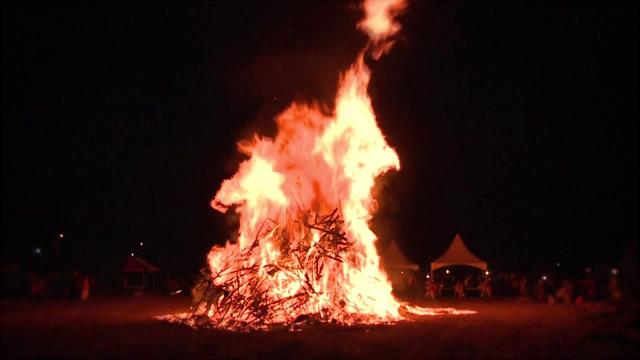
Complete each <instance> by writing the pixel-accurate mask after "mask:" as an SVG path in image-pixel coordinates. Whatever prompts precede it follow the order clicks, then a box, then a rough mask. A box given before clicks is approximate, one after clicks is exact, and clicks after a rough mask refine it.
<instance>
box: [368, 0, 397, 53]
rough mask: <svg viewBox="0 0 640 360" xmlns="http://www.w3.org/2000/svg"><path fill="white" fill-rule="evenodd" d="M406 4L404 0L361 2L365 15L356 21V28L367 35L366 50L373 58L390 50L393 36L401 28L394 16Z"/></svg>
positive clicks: (370, 0)
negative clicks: (358, 21)
mask: <svg viewBox="0 0 640 360" xmlns="http://www.w3.org/2000/svg"><path fill="white" fill-rule="evenodd" d="M406 5H407V4H406V2H405V0H365V1H364V3H363V4H362V6H363V9H364V12H365V17H364V19H363V20H362V21H360V23H358V29H361V30H362V31H364V32H365V33H366V34H367V35H368V36H369V40H370V41H369V45H368V50H369V51H370V52H371V56H372V57H373V58H374V59H376V60H377V59H379V58H380V56H382V55H384V54H386V53H387V52H389V50H391V47H392V46H393V43H394V42H395V40H394V38H393V37H394V35H395V34H397V33H398V31H400V28H401V26H400V24H399V23H397V22H395V21H394V18H395V17H396V16H397V15H399V14H400V13H401V12H402V11H403V10H404V9H405V8H406Z"/></svg>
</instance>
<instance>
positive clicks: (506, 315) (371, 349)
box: [0, 297, 639, 359]
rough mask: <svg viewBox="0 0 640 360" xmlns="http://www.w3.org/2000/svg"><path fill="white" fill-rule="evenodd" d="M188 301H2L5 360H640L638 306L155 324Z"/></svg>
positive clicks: (480, 306)
mask: <svg viewBox="0 0 640 360" xmlns="http://www.w3.org/2000/svg"><path fill="white" fill-rule="evenodd" d="M189 303H190V299H189V298H188V297H164V298H161V297H143V298H102V299H91V300H90V301H88V302H85V303H80V302H65V301H59V302H42V303H35V302H29V301H3V302H2V303H1V305H2V308H1V312H0V314H1V325H2V328H1V335H2V337H1V346H2V347H1V355H2V358H3V359H4V358H16V357H31V358H33V357H38V358H52V357H55V358H69V357H81V358H137V359H146V358H232V359H239V358H252V359H264V358H278V359H282V358H291V359H303V358H304V359H310V358H312V359H313V358H317V359H338V358H385V359H413V358H448V357H455V358H465V359H467V358H505V357H507V358H550V357H551V358H558V357H563V358H603V357H611V358H621V357H624V358H636V357H637V356H638V355H639V335H638V328H639V326H638V325H639V323H638V307H637V304H625V305H612V304H608V303H597V304H590V305H588V306H581V307H577V306H575V305H548V304H539V303H534V302H530V301H518V300H515V299H512V300H503V299H499V300H491V301H480V300H461V301H455V300H444V301H437V302H430V303H427V304H428V305H429V306H432V307H449V306H451V307H456V308H459V309H472V310H476V311H478V313H477V314H475V315H458V316H453V315H446V316H438V317H426V318H422V319H419V320H417V321H415V322H404V323H398V324H395V325H385V326H356V327H337V326H330V325H309V326H307V327H304V328H303V329H302V331H299V332H288V331H286V330H284V329H283V330H274V331H270V332H253V333H229V332H222V331H212V330H204V329H200V330H197V329H192V328H189V327H186V326H183V325H178V324H170V323H167V322H164V321H159V320H156V319H154V317H155V316H157V315H163V314H168V313H177V312H181V311H185V310H186V309H187V308H188V306H189Z"/></svg>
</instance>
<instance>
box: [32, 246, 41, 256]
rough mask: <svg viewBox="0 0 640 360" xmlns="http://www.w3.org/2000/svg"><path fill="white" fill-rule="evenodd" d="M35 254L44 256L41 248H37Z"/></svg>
mask: <svg viewBox="0 0 640 360" xmlns="http://www.w3.org/2000/svg"><path fill="white" fill-rule="evenodd" d="M33 252H34V253H35V254H36V255H40V254H42V249H40V248H39V247H37V248H35V249H33Z"/></svg>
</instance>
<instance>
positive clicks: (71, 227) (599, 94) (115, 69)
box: [2, 2, 638, 272]
mask: <svg viewBox="0 0 640 360" xmlns="http://www.w3.org/2000/svg"><path fill="white" fill-rule="evenodd" d="M637 14H638V5H637V4H636V3H631V2H628V3H615V4H608V3H601V4H597V3H577V2H576V3H573V2H571V3H566V4H552V3H548V4H532V3H527V4H517V3H511V2H500V3H490V4H482V3H476V2H473V3H470V4H461V3H449V2H445V3H436V4H430V3H418V2H412V3H411V4H410V7H409V8H408V11H407V12H406V13H405V14H404V15H402V16H401V17H400V22H401V23H402V25H403V29H402V33H401V38H400V40H399V41H398V42H397V43H396V46H395V48H394V49H393V51H392V52H391V53H390V54H388V55H387V56H386V57H384V58H382V59H381V60H380V61H378V62H372V61H370V64H371V66H372V69H373V79H372V84H371V87H370V93H371V96H372V99H373V102H374V108H375V109H376V113H377V115H378V118H379V123H380V126H381V127H382V128H383V130H384V132H385V134H386V135H387V137H388V142H389V143H390V144H391V145H392V146H393V147H394V148H396V149H397V151H398V153H399V155H400V158H401V162H402V166H403V169H402V171H401V172H400V173H397V174H394V175H389V176H386V177H385V181H384V184H385V191H384V196H383V198H382V199H381V204H382V209H381V212H380V213H379V215H378V216H377V218H376V224H375V228H376V229H377V231H378V232H379V234H380V236H381V238H382V239H383V241H385V242H386V241H388V240H389V239H391V238H395V239H397V240H398V242H399V244H400V247H401V248H402V249H403V250H404V251H405V252H406V253H407V255H408V256H409V257H410V258H412V259H414V260H415V261H418V262H419V263H420V264H422V265H424V264H425V263H426V262H428V261H429V260H431V259H433V258H434V257H436V256H438V255H440V253H441V252H442V251H444V249H445V248H446V246H447V245H448V243H449V241H450V240H451V239H452V237H453V235H454V234H455V233H456V232H460V233H461V234H462V236H463V238H464V239H465V240H466V242H467V245H468V246H469V247H470V248H471V249H472V250H473V251H474V252H476V253H477V255H479V256H480V257H483V258H485V259H486V260H487V261H488V262H489V263H490V266H493V267H494V268H505V269H508V268H513V269H528V268H533V267H536V266H546V264H550V263H553V262H555V261H556V260H560V261H562V262H563V263H566V264H573V265H576V266H583V265H584V264H588V263H591V262H593V261H601V262H615V261H617V260H619V258H620V256H621V255H622V254H623V253H624V251H625V249H626V248H627V247H628V246H629V244H631V243H635V242H637V240H638V231H637V230H638V226H637V220H636V219H637V217H638V186H637V182H638V165H637V164H638V127H637V119H638V65H637V63H638V15H637ZM360 17H361V13H360V11H359V10H358V8H357V6H356V5H354V3H335V4H330V5H326V4H322V3H321V2H311V3H310V4H305V5H297V4H295V3H293V2H292V3H281V2H279V3H240V2H231V3H213V4H196V3H191V4H186V5H182V4H175V3H173V4H166V3H164V4H163V3H160V4H156V3H142V4H136V3H133V4H129V3H115V4H98V5H96V4H82V3H76V2H65V3H60V4H54V3H49V2H46V3H45V2H42V3H26V4H23V3H14V4H11V3H3V5H2V242H3V258H4V259H5V260H4V261H5V262H6V261H9V260H18V261H24V260H25V259H29V258H30V257H31V256H32V255H31V249H32V248H33V247H34V246H36V245H42V246H46V245H47V244H48V243H50V242H51V239H53V238H54V237H55V236H56V234H57V233H58V232H60V231H63V232H64V233H65V234H66V237H65V242H67V244H71V245H67V246H68V247H69V248H70V249H73V251H74V254H77V256H80V255H82V254H83V255H82V256H83V258H85V259H88V260H87V261H88V262H90V263H91V264H92V265H94V266H96V267H108V266H114V264H121V263H122V262H123V261H124V257H125V256H126V254H128V253H129V252H130V251H131V249H134V248H135V246H134V244H135V243H137V242H138V241H144V242H145V253H146V255H147V256H148V257H149V258H150V259H153V260H154V261H156V262H158V263H159V264H160V265H161V266H162V267H164V268H166V269H169V270H172V271H178V272H189V271H192V270H194V269H197V268H198V267H199V266H200V265H202V264H203V261H204V258H205V254H206V252H207V251H208V249H209V248H210V247H211V246H212V244H214V243H220V242H222V240H223V239H224V234H225V233H226V231H227V230H226V229H225V226H226V225H225V224H226V223H225V219H224V217H223V216H222V215H220V214H218V213H216V212H214V210H212V209H211V208H210V207H209V205H208V204H209V201H210V199H211V197H212V196H213V195H214V194H215V191H216V190H217V188H218V185H219V184H220V182H221V181H222V180H223V179H224V178H225V177H228V176H230V175H231V174H232V173H233V172H234V171H235V168H236V166H237V164H238V163H239V161H240V160H241V158H240V156H239V155H237V154H236V152H235V142H236V141H237V140H239V139H240V138H241V137H243V136H247V135H249V134H251V133H252V132H254V131H259V132H261V133H267V134H268V133H273V131H274V129H273V124H272V122H271V119H272V117H273V115H275V114H277V113H278V112H279V111H281V110H283V109H284V108H285V107H286V106H287V105H288V104H289V103H290V102H291V101H292V100H294V99H302V100H304V99H313V98H316V99H319V100H321V101H323V102H326V103H329V104H330V102H331V101H332V98H333V94H334V92H335V88H336V82H337V79H338V75H339V73H340V72H341V71H343V70H344V69H345V68H346V67H347V66H348V64H349V63H350V62H351V61H352V60H353V58H354V57H355V55H356V53H357V52H358V51H359V49H360V48H361V47H362V46H363V45H364V44H365V42H366V38H365V36H364V35H363V34H361V33H359V32H358V31H357V30H356V29H355V24H356V23H357V21H358V20H359V19H360ZM70 251H71V250H70Z"/></svg>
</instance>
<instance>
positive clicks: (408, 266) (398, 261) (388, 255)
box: [382, 240, 419, 271]
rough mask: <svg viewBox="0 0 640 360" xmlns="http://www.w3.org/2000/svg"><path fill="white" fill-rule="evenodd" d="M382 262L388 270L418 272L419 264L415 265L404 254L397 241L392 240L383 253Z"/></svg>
mask: <svg viewBox="0 0 640 360" xmlns="http://www.w3.org/2000/svg"><path fill="white" fill-rule="evenodd" d="M382 261H383V262H384V264H385V265H386V266H387V267H388V268H393V269H397V270H413V271H418V269H419V266H418V264H414V263H413V262H411V260H409V259H407V257H406V256H404V254H403V253H402V251H401V250H400V248H399V247H398V244H397V243H396V241H395V240H391V242H390V243H389V245H387V246H386V247H385V249H384V252H383V253H382Z"/></svg>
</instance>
